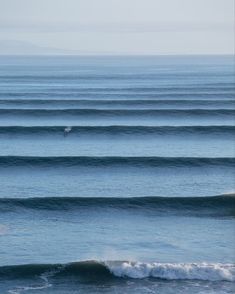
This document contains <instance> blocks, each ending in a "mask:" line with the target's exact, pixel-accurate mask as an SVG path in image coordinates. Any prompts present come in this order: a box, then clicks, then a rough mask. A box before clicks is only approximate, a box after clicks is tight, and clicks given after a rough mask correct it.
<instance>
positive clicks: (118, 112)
mask: <svg viewBox="0 0 235 294" xmlns="http://www.w3.org/2000/svg"><path fill="white" fill-rule="evenodd" d="M0 115H7V116H8V115H16V116H66V115H69V116H89V115H90V116H102V117H104V116H118V117H119V116H146V115H149V116H165V115H171V116H173V115H174V116H182V115H185V116H234V115H235V110H233V109H138V110H137V109H85V108H84V109H0Z"/></svg>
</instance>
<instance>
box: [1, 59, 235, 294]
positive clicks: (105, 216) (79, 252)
mask: <svg viewBox="0 0 235 294" xmlns="http://www.w3.org/2000/svg"><path fill="white" fill-rule="evenodd" d="M234 95H235V84H234V60H233V58H232V57H230V56H220V57H218V56H217V57H216V56H214V57H207V56H201V57H199V56H191V57H189V56H188V57H183V56H182V57H173V56H169V57H166V56H165V57H75V56H71V57H62V56H57V57H14V56H13V57H0V293H1V294H5V293H8V294H24V293H25V294H31V293H32V294H34V293H35V294H37V293H38V294H39V293H43V294H45V293H47V294H67V293H69V294H70V293H71V294H72V293H74V294H75V293H79V294H98V293H107V294H112V293H115V294H133V293H137V294H147V293H158V294H171V293H173V294H178V293H187V294H196V293H201V294H202V293H203V294H212V293H213V294H222V293H234V291H235V287H234V286H235V249H234V244H235V196H234V194H233V193H234V191H235V187H234V186H235V181H234V179H235V174H234V167H235V157H234V155H235V145H234V135H235V125H234V122H235V117H234V114H235V100H234Z"/></svg>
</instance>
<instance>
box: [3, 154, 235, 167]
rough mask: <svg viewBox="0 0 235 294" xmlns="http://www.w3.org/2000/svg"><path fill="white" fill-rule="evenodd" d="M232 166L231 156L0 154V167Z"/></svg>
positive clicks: (233, 160)
mask: <svg viewBox="0 0 235 294" xmlns="http://www.w3.org/2000/svg"><path fill="white" fill-rule="evenodd" d="M10 166H11V167H12V166H14V167H16V166H26V167H37V166H38V167H56V166H57V167H59V166H61V167H72V166H87V167H89V166H90V167H112V166H117V167H125V166H126V167H128V166H129V167H206V166H208V167H213V166H214V167H216V166H225V167H234V166H235V158H232V157H121V156H104V157H102V156H101V157H97V156H48V157H38V156H0V167H10Z"/></svg>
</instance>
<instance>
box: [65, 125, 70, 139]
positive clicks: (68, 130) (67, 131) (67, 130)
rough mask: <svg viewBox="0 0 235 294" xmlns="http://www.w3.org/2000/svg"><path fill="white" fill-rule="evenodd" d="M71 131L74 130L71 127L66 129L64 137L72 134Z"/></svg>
mask: <svg viewBox="0 0 235 294" xmlns="http://www.w3.org/2000/svg"><path fill="white" fill-rule="evenodd" d="M71 130H72V128H71V127H66V128H65V129H64V137H66V136H67V135H68V133H70V132H71Z"/></svg>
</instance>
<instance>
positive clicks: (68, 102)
mask: <svg viewBox="0 0 235 294" xmlns="http://www.w3.org/2000/svg"><path fill="white" fill-rule="evenodd" d="M0 105H3V106H5V105H7V106H8V105H9V106H11V105H16V106H21V107H22V108H23V107H24V106H25V105H26V106H31V107H33V106H40V105H41V106H46V107H49V106H56V107H58V106H59V107H60V106H64V107H68V108H69V107H72V106H84V105H86V106H112V107H114V106H131V107H133V106H161V107H163V106H165V107H168V106H170V105H174V106H182V107H193V106H207V107H208V106H209V107H218V106H222V107H224V106H231V107H232V106H234V105H235V101H234V100H225V99H223V100H216V99H214V100H205V99H204V100H192V99H191V100H190V99H189V100H185V99H184V100H180V99H177V100H173V99H171V100H162V99H158V100H156V99H155V100H154V99H135V100H134V99H132V100H123V99H115V100H114V99H110V100H107V99H102V100H101V99H99V100H89V99H73V100H72V99H52V100H49V99H46V100H45V99H32V100H30V99H1V100H0ZM59 107H58V108H59Z"/></svg>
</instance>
